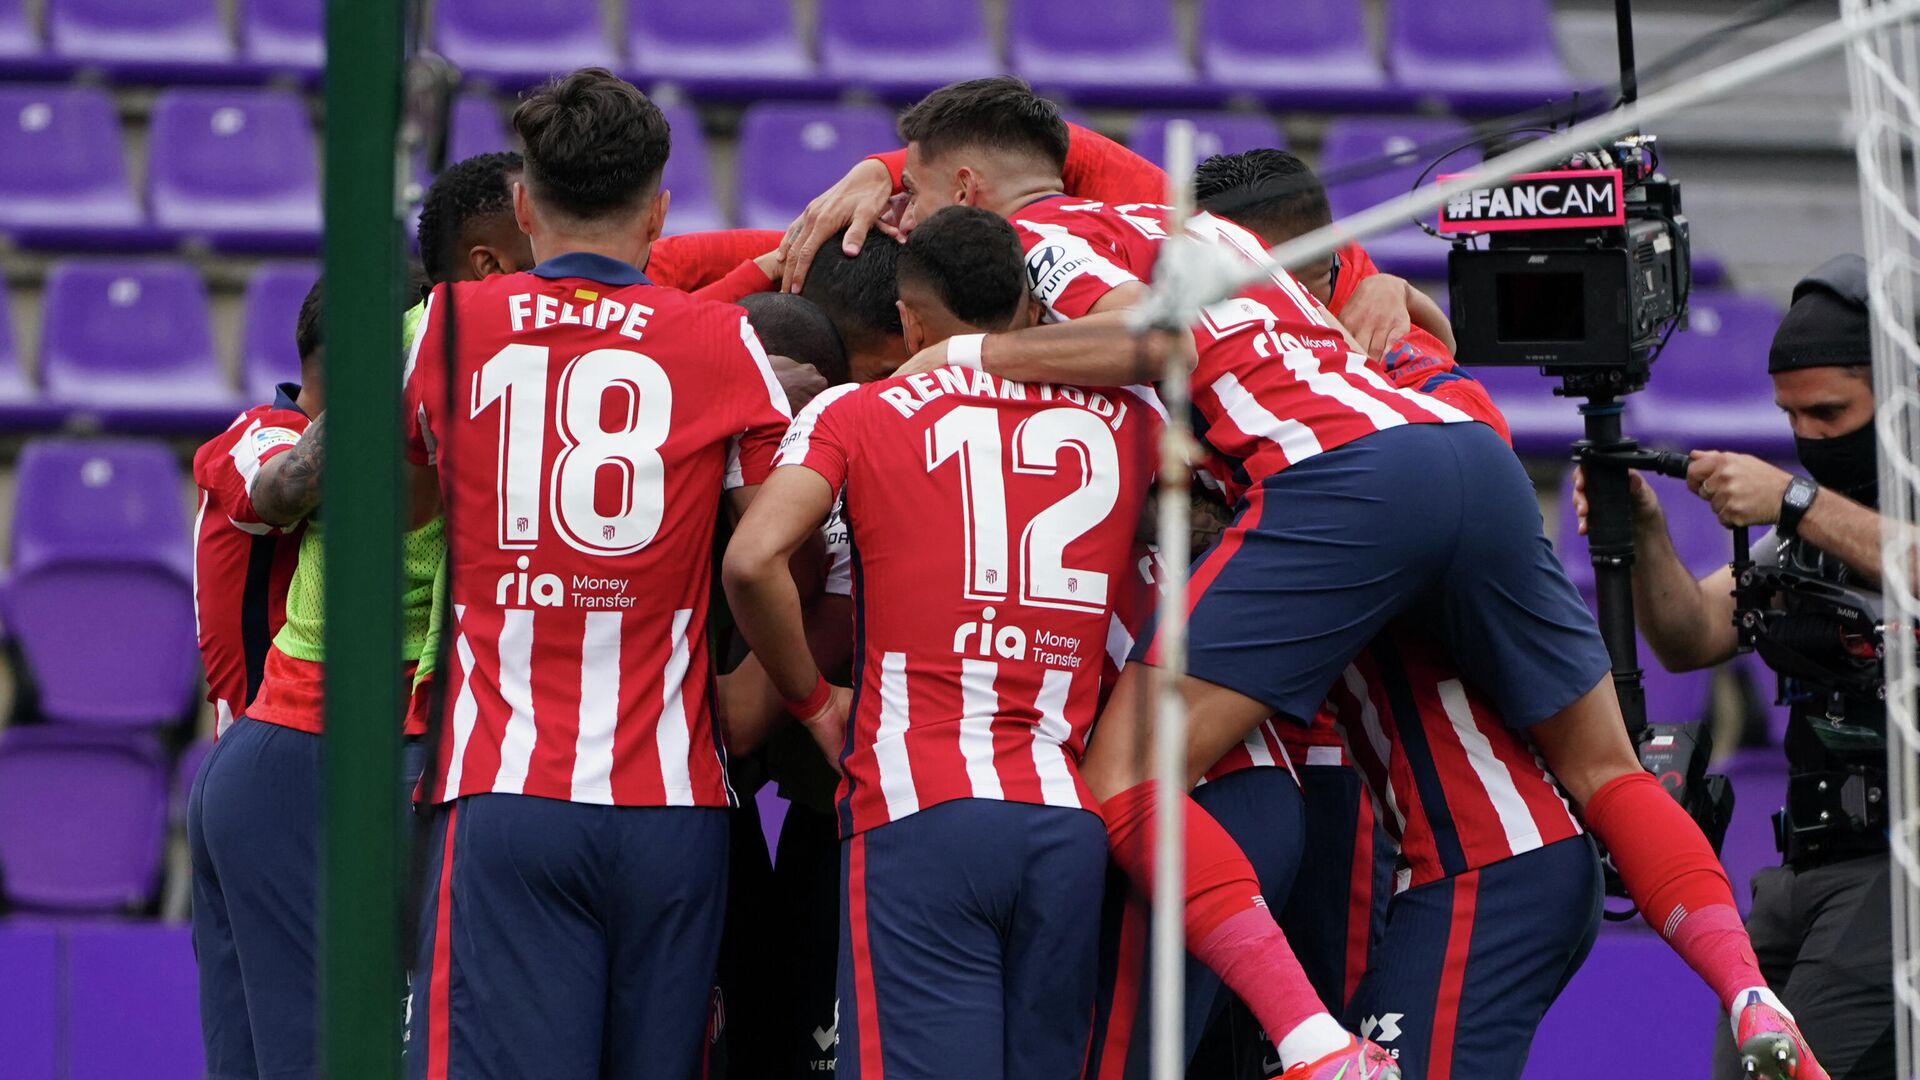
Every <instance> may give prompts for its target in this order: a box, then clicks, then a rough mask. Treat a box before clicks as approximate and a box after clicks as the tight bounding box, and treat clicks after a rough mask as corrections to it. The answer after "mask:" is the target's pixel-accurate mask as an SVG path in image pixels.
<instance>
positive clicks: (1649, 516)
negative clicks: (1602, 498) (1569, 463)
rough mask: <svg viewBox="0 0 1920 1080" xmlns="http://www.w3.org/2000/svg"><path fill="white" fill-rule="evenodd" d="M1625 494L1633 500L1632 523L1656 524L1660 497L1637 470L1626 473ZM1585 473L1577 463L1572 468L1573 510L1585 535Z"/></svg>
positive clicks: (1658, 520)
mask: <svg viewBox="0 0 1920 1080" xmlns="http://www.w3.org/2000/svg"><path fill="white" fill-rule="evenodd" d="M1627 495H1628V497H1629V498H1631V499H1632V500H1633V523H1634V525H1635V526H1637V527H1642V528H1644V527H1647V526H1651V525H1657V524H1659V522H1660V497H1659V496H1658V495H1655V494H1654V493H1653V485H1652V484H1649V483H1647V478H1646V477H1644V476H1641V475H1640V474H1639V473H1637V472H1631V471H1630V472H1628V473H1627ZM1587 508H1588V504H1587V473H1586V470H1584V469H1582V468H1580V467H1579V466H1578V465H1576V466H1574V468H1573V512H1574V514H1575V516H1576V517H1578V519H1579V522H1580V535H1581V536H1585V535H1587Z"/></svg>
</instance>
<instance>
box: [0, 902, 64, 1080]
mask: <svg viewBox="0 0 1920 1080" xmlns="http://www.w3.org/2000/svg"><path fill="white" fill-rule="evenodd" d="M59 956H60V942H59V933H58V931H56V930H55V929H54V927H52V926H50V925H46V924H40V923H34V922H26V921H14V922H6V923H0V1001H4V1002H6V1008H5V1009H4V1010H0V1061H4V1062H6V1063H7V1068H8V1069H9V1070H12V1071H13V1072H14V1073H15V1075H18V1076H34V1077H39V1076H57V1075H59V1072H58V1070H57V1069H56V1067H55V1064H54V1063H55V1062H56V1061H57V1060H58V1058H59V1051H58V1032H59V1019H60V962H59Z"/></svg>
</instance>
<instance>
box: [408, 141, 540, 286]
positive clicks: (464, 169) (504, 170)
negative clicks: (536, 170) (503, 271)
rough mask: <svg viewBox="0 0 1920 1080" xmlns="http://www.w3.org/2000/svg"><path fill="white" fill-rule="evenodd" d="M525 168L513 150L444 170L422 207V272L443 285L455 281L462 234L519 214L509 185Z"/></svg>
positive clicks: (435, 180) (481, 157)
mask: <svg viewBox="0 0 1920 1080" xmlns="http://www.w3.org/2000/svg"><path fill="white" fill-rule="evenodd" d="M521 168H522V164H521V161H520V155H519V154H516V153H514V152H512V151H510V150H508V151H501V152H500V153H495V154H480V155H477V156H475V157H470V158H467V159H466V160H465V161H461V162H457V163H455V164H453V165H449V166H447V167H446V168H445V169H443V170H441V172H440V175H439V176H436V177H434V179H433V186H431V187H429V188H427V197H426V200H425V201H424V202H422V203H421V205H420V233H419V236H420V266H421V268H422V269H424V270H425V271H426V272H427V280H428V281H429V282H431V283H433V284H435V285H439V284H441V283H443V282H445V281H447V280H449V279H450V278H451V277H452V275H453V262H454V259H455V258H456V257H457V255H458V252H457V250H456V249H457V248H458V246H459V244H460V234H461V232H462V231H464V230H465V229H466V227H467V224H468V223H469V222H471V221H473V220H474V219H475V218H481V217H485V216H487V215H489V214H498V213H507V212H511V211H512V210H513V185H512V184H511V183H509V182H508V179H509V178H510V177H512V176H513V174H515V173H517V172H519V171H520V170H521Z"/></svg>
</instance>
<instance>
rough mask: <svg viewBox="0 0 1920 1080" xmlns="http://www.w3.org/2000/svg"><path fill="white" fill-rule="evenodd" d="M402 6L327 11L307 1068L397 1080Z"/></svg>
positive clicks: (397, 2)
mask: <svg viewBox="0 0 1920 1080" xmlns="http://www.w3.org/2000/svg"><path fill="white" fill-rule="evenodd" d="M403 27H404V21H403V14H402V0H327V80H326V95H325V98H326V124H325V127H326V239H325V241H324V244H323V251H322V253H323V255H324V263H325V266H324V270H325V274H326V298H325V314H324V320H325V325H324V329H325V337H326V361H327V367H326V377H327V383H328V385H327V388H326V393H327V399H328V401H329V403H330V405H331V407H330V408H329V409H328V412H329V413H331V415H330V416H329V417H328V418H327V427H328V429H329V430H328V434H327V467H326V477H325V488H324V491H323V501H322V504H321V515H320V520H321V522H322V527H323V528H325V530H326V533H325V540H326V565H327V594H326V654H327V667H326V721H327V733H326V741H325V744H324V757H325V770H324V771H325V776H326V781H325V786H326V803H325V807H326V810H325V818H324V819H323V828H322V837H323V841H322V842H323V851H324V862H323V864H322V874H321V880H322V892H321V936H320V941H321V959H320V972H321V974H320V978H321V995H320V1009H321V1023H322V1031H323V1034H322V1036H321V1047H320V1049H321V1059H322V1061H323V1062H324V1064H325V1068H326V1075H328V1076H330V1077H333V1078H334V1080H398V1077H399V1076H400V1051H401V1018H402V1015H403V1012H404V1008H403V1002H404V996H403V995H404V994H405V993H406V986H405V982H404V980H403V978H402V975H401V971H400V961H399V958H400V940H399V938H400V918H399V916H400V903H401V899H400V898H401V892H402V890H401V879H402V873H403V859H402V853H403V847H402V840H401V811H400V717H401V710H402V708H403V704H402V703H403V700H404V698H403V696H402V692H401V685H400V533H401V530H402V528H403V527H404V521H405V519H404V517H403V515H404V513H405V508H404V506H403V503H402V498H401V486H402V485H401V451H400V368H401V362H400V361H401V354H400V349H401V344H400V312H401V307H400V300H401V295H400V294H401V289H402V287H403V286H402V281H403V278H402V274H401V262H400V259H401V255H400V252H401V245H400V228H399V224H398V220H397V217H398V215H397V214H396V211H395V193H394V189H395V145H396V138H397V134H398V129H399V118H400V97H401V72H402V51H403V40H402V31H403Z"/></svg>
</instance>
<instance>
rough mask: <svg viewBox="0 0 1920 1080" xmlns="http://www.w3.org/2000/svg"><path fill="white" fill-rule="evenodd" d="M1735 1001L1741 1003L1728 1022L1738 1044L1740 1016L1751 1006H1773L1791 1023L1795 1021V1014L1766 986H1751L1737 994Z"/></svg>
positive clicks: (1731, 1011) (1730, 1013) (1730, 1014)
mask: <svg viewBox="0 0 1920 1080" xmlns="http://www.w3.org/2000/svg"><path fill="white" fill-rule="evenodd" d="M1733 1000H1734V1001H1736V1002H1738V1003H1739V1007H1738V1008H1736V1009H1733V1010H1730V1011H1729V1013H1728V1015H1727V1022H1728V1023H1729V1024H1732V1025H1733V1041H1734V1042H1736V1043H1737V1042H1739V1041H1740V1014H1741V1013H1744V1012H1746V1011H1747V1006H1749V1005H1771V1006H1773V1009H1774V1011H1775V1012H1777V1013H1779V1014H1780V1015H1782V1016H1784V1017H1786V1018H1787V1019H1788V1020H1789V1021H1792V1020H1793V1014H1792V1013H1790V1012H1788V1011H1787V1007H1786V1005H1785V1004H1784V1003H1782V1002H1781V1000H1780V998H1779V997H1778V996H1776V995H1775V994H1774V992H1773V991H1771V990H1769V989H1767V988H1766V987H1764V986H1749V987H1747V988H1746V989H1745V990H1742V991H1740V992H1739V993H1738V994H1735V995H1734V996H1733ZM1795 1022H1796V1023H1797V1021H1795Z"/></svg>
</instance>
